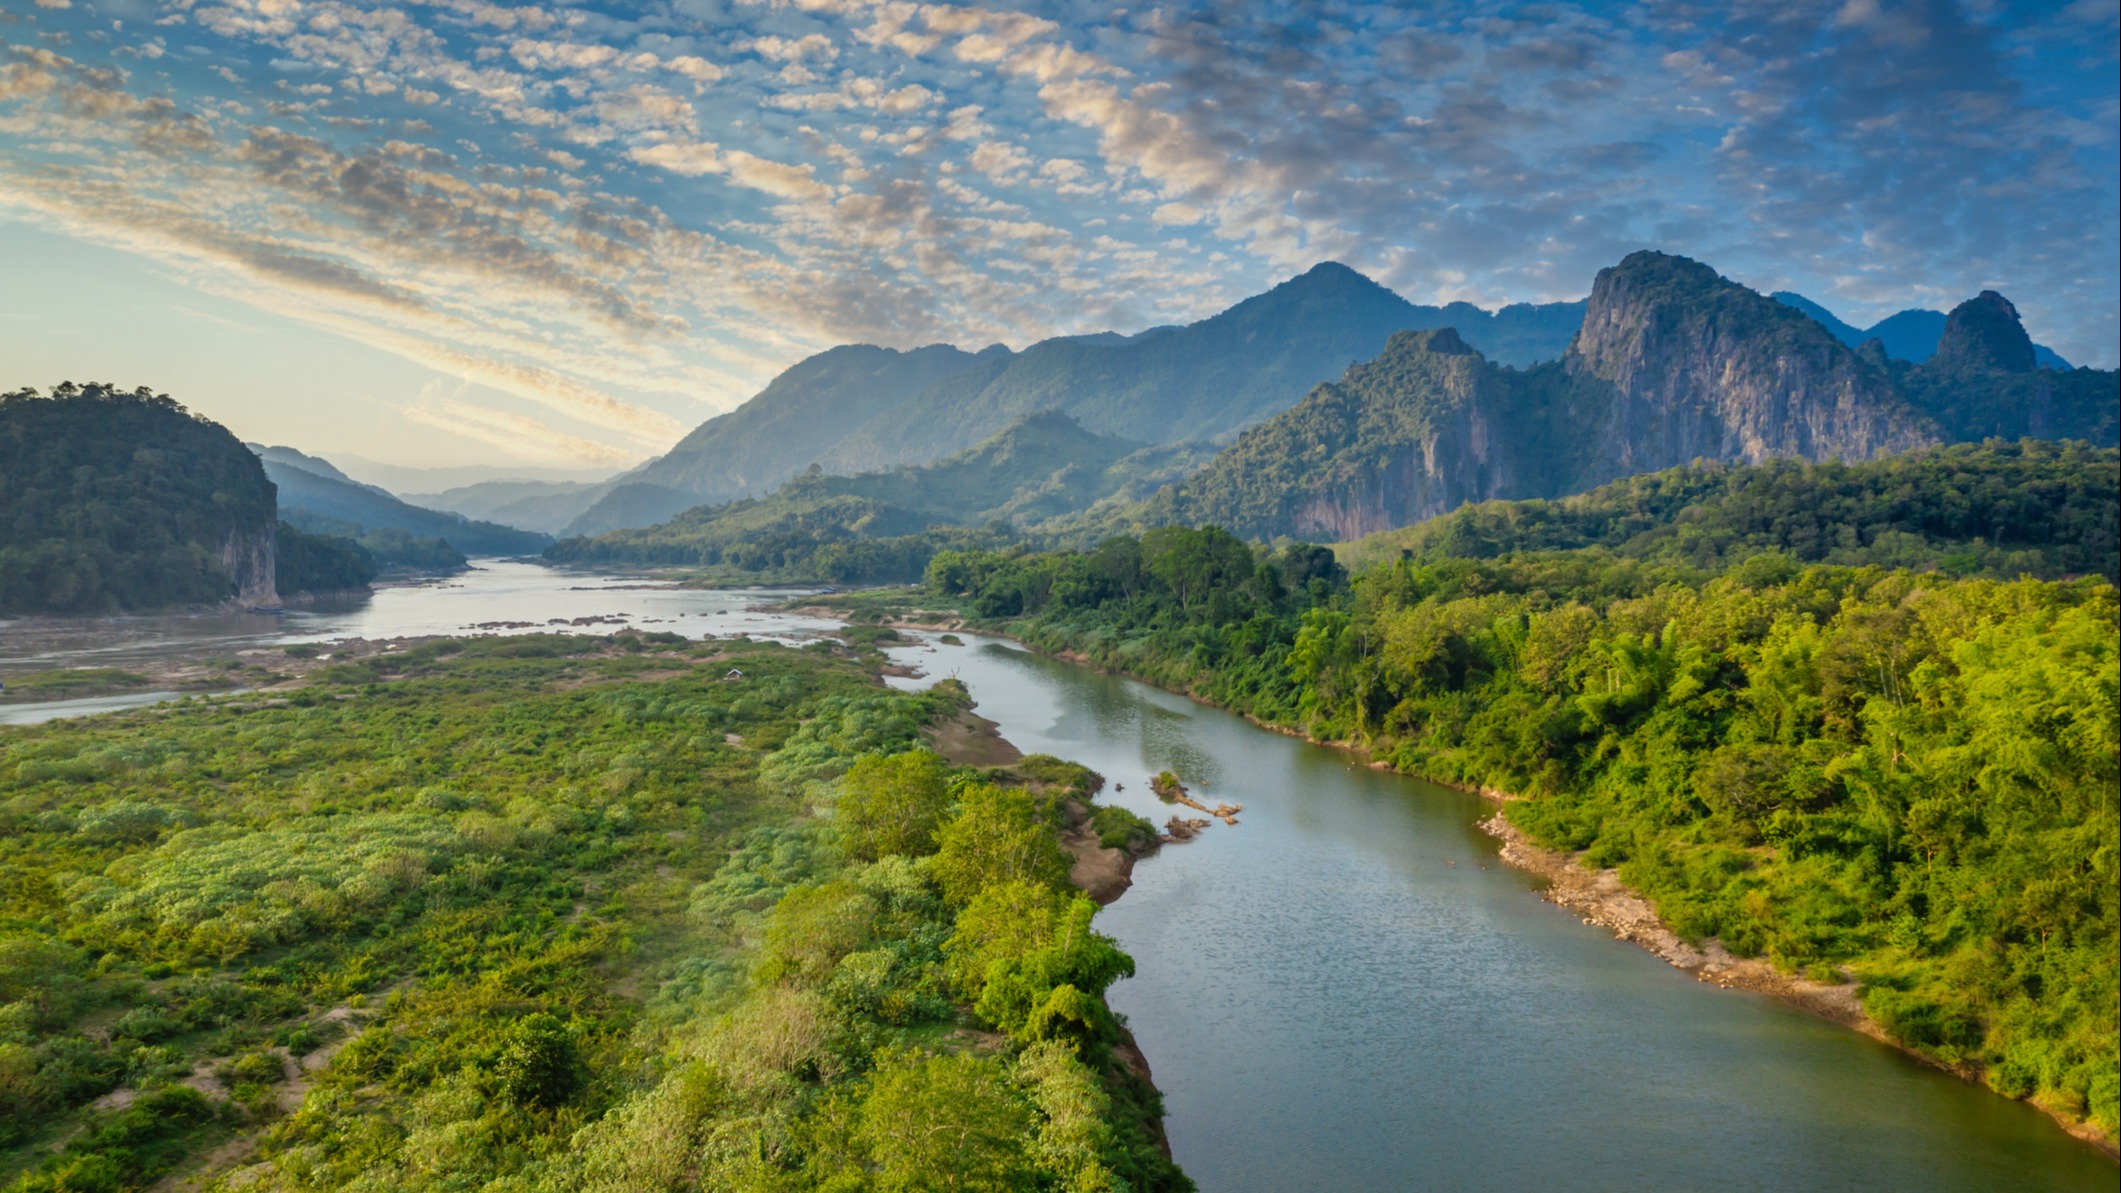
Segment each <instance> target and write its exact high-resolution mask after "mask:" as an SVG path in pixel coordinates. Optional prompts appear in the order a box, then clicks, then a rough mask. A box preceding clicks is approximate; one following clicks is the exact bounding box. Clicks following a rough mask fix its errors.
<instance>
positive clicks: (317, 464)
mask: <svg viewBox="0 0 2121 1193" xmlns="http://www.w3.org/2000/svg"><path fill="white" fill-rule="evenodd" d="M243 446H245V447H247V448H249V449H250V450H251V451H253V452H256V453H257V455H258V458H259V459H261V460H263V461H265V462H266V464H268V465H272V464H284V465H287V466H288V467H290V468H299V469H301V470H302V471H304V472H308V473H312V474H314V475H317V476H321V477H323V478H324V479H326V480H333V481H338V482H339V483H340V484H344V485H353V486H354V487H356V488H361V489H366V490H368V491H369V492H371V493H373V494H375V495H376V496H378V497H387V498H389V499H391V500H392V501H396V500H397V499H398V497H397V494H395V493H392V492H391V491H390V490H388V489H386V488H384V487H382V486H381V485H371V484H367V483H365V482H363V481H357V480H355V479H354V478H352V477H350V476H348V475H346V474H345V473H343V472H341V471H339V469H338V467H337V466H336V465H334V464H333V463H332V462H331V461H330V460H326V459H323V458H321V457H319V456H312V455H309V454H308V453H306V452H299V451H296V450H295V449H294V448H291V447H268V446H266V445H265V444H262V443H246V444H244V445H243Z"/></svg>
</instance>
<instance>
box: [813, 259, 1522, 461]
mask: <svg viewBox="0 0 2121 1193" xmlns="http://www.w3.org/2000/svg"><path fill="white" fill-rule="evenodd" d="M1477 310H1478V308H1471V307H1468V308H1465V310H1462V311H1459V312H1457V313H1458V314H1459V315H1460V316H1464V315H1466V314H1467V313H1469V312H1472V311H1477ZM1443 314H1444V312H1443V311H1442V310H1440V309H1437V308H1430V309H1428V310H1423V309H1420V308H1417V307H1415V306H1414V305H1413V304H1412V303H1409V302H1407V301H1406V300H1405V299H1403V298H1401V297H1400V296H1399V295H1397V294H1394V293H1392V292H1391V291H1390V290H1387V289H1385V288H1384V287H1382V286H1379V285H1378V284H1377V283H1375V282H1373V281H1371V280H1370V279H1368V278H1366V277H1364V276H1363V275H1361V274H1359V273H1357V272H1356V271H1354V270H1352V269H1349V268H1348V267H1346V266H1344V265H1339V264H1336V263H1332V262H1328V263H1326V264H1323V265H1319V266H1317V267H1315V268H1313V269H1311V270H1310V271H1309V272H1307V273H1305V274H1303V275H1301V276H1299V277H1295V278H1292V279H1290V280H1289V281H1286V282H1283V283H1282V284H1281V285H1279V286H1276V287H1275V288H1273V289H1272V290H1269V291H1267V292H1266V293H1265V294H1261V295H1258V296H1256V297H1253V298H1248V299H1246V300H1245V301H1243V302H1241V303H1238V304H1237V305H1236V306H1234V307H1231V308H1230V309H1229V310H1227V311H1224V312H1222V313H1221V314H1219V315H1215V316H1213V317H1211V318H1208V319H1204V320H1202V321H1200V322H1199V323H1194V324H1190V325H1188V326H1185V327H1169V328H1157V329H1155V330H1152V331H1147V332H1144V333H1142V334H1141V335H1138V336H1133V337H1130V338H1127V339H1124V340H1119V341H1117V342H1113V341H1110V340H1105V339H1103V338H1075V339H1061V340H1049V341H1046V342H1045V343H1042V344H1035V345H1033V346H1032V347H1030V348H1027V349H1025V350H1024V351H1023V352H1021V353H1018V354H1017V355H1015V356H1012V357H1009V358H1007V359H1006V360H1003V361H999V362H996V363H994V364H991V365H990V366H989V367H988V368H986V369H983V370H973V371H967V372H966V373H963V374H960V375H958V376H957V377H954V378H951V379H950V380H948V381H946V382H944V383H942V384H940V385H937V386H935V387H933V388H931V389H929V390H927V391H925V392H923V393H921V394H919V395H916V396H915V397H914V398H913V399H912V400H910V401H908V402H907V403H906V404H905V405H904V406H903V407H901V408H900V409H898V410H896V411H894V412H893V413H892V414H891V415H890V416H888V417H886V418H882V419H877V420H873V421H872V422H871V423H870V424H869V425H867V426H865V427H863V428H862V429H861V430H859V431H857V432H856V433H855V434H853V435H851V436H849V437H848V438H847V439H846V440H845V441H844V442H842V443H841V444H840V445H838V446H837V447H836V448H834V449H833V450H832V451H831V452H829V453H827V454H826V455H825V456H824V457H823V458H822V460H821V461H820V462H821V463H822V464H823V465H824V466H825V468H826V469H827V470H828V471H835V472H854V471H860V470H866V469H873V468H877V467H881V466H885V465H890V464H897V463H906V462H917V461H920V460H924V459H933V458H935V455H936V454H937V448H938V447H942V448H944V449H945V450H948V449H949V448H950V447H953V446H964V445H969V444H972V443H976V442H978V441H979V440H981V439H984V438H986V437H987V436H988V435H991V434H993V433H994V432H996V431H998V430H1000V429H1001V428H1002V427H1004V426H1006V425H1008V424H1009V423H1010V422H1012V421H1014V420H1015V419H1017V418H1021V417H1023V416H1024V415H1027V414H1031V413H1035V412H1037V411H1041V410H1058V411H1063V412H1065V413H1068V414H1070V415H1073V416H1074V417H1075V418H1076V419H1077V420H1079V421H1080V422H1081V423H1082V424H1083V426H1085V427H1087V428H1088V429H1090V430H1092V431H1095V432H1097V433H1099V434H1104V435H1115V436H1119V437H1122V438H1126V439H1132V440H1135V441H1137V442H1141V443H1163V442H1169V441H1171V440H1174V439H1188V440H1208V439H1213V438H1215V437H1217V436H1220V435H1224V434H1227V433H1229V432H1231V431H1235V430H1237V429H1238V428H1241V427H1244V426H1246V425H1248V424H1250V423H1253V422H1257V421H1258V420H1260V419H1263V418H1267V417H1270V416H1272V415H1274V414H1277V413H1279V412H1281V411H1282V410H1285V409H1287V408H1288V407H1289V406H1290V405H1292V404H1293V403H1294V402H1295V401H1296V400H1297V399H1298V398H1299V397H1300V396H1301V395H1302V394H1303V393H1304V391H1305V390H1307V389H1308V388H1310V386H1311V385H1313V384H1314V383H1316V382H1317V381H1319V380H1321V379H1323V378H1326V377H1330V376H1332V375H1333V374H1334V373H1335V372H1336V371H1338V370H1339V369H1341V368H1344V367H1345V366H1346V365H1347V363H1348V362H1350V361H1354V360H1362V359H1366V358H1368V357H1370V356H1374V355H1375V354H1376V353H1377V351H1378V349H1380V348H1381V347H1383V346H1384V343H1385V341H1386V339H1387V338H1388V337H1390V336H1391V334H1392V333H1393V332H1395V331H1399V330H1402V329H1405V328H1409V327H1418V326H1423V325H1425V324H1426V325H1428V326H1434V325H1435V324H1434V323H1433V322H1431V320H1432V319H1434V318H1437V317H1440V316H1442V315H1443ZM1513 318H1514V316H1513ZM1469 334H1470V333H1469Z"/></svg>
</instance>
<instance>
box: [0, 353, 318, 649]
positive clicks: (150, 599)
mask: <svg viewBox="0 0 2121 1193" xmlns="http://www.w3.org/2000/svg"><path fill="white" fill-rule="evenodd" d="M276 526H277V519H276V518H275V516H274V504H273V485H272V482H271V481H270V480H268V479H267V478H266V474H265V470H264V468H263V467H262V466H261V465H260V464H259V462H258V458H257V457H256V456H254V455H252V454H251V453H250V452H249V451H247V450H245V448H244V447H243V444H242V443H241V442H240V441H238V440H237V439H236V437H235V436H233V435H231V434H229V433H228V431H227V430H226V429H224V428H223V427H221V426H219V425H218V424H215V423H212V422H209V421H207V420H206V419H204V418H200V417H199V416H197V415H194V414H191V413H189V412H187V411H186V410H185V409H184V407H183V406H181V405H179V404H177V403H176V402H174V401H172V400H171V399H170V398H169V397H168V396H167V395H157V394H154V393H152V392H151V391H149V390H148V389H146V388H145V387H142V388H141V389H138V390H135V391H133V392H131V393H124V392H121V391H119V390H118V389H116V388H115V387H113V386H110V385H104V384H96V383H91V384H89V385H85V386H76V385H73V384H72V383H70V382H69V383H67V384H63V385H60V386H58V387H57V388H55V389H54V390H53V391H52V393H51V396H49V397H45V396H41V395H39V394H38V393H37V391H35V390H32V389H24V390H19V391H16V392H14V393H11V394H6V395H0V613H66V614H96V613H116V612H119V611H123V610H142V609H153V608H161V607H167V606H171V605H186V604H217V603H220V602H222V601H228V600H238V601H243V602H247V603H253V604H259V603H262V604H273V603H276V602H277V600H278V595H277V593H276V591H275V564H274V548H273V539H274V533H275V528H276Z"/></svg>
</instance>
